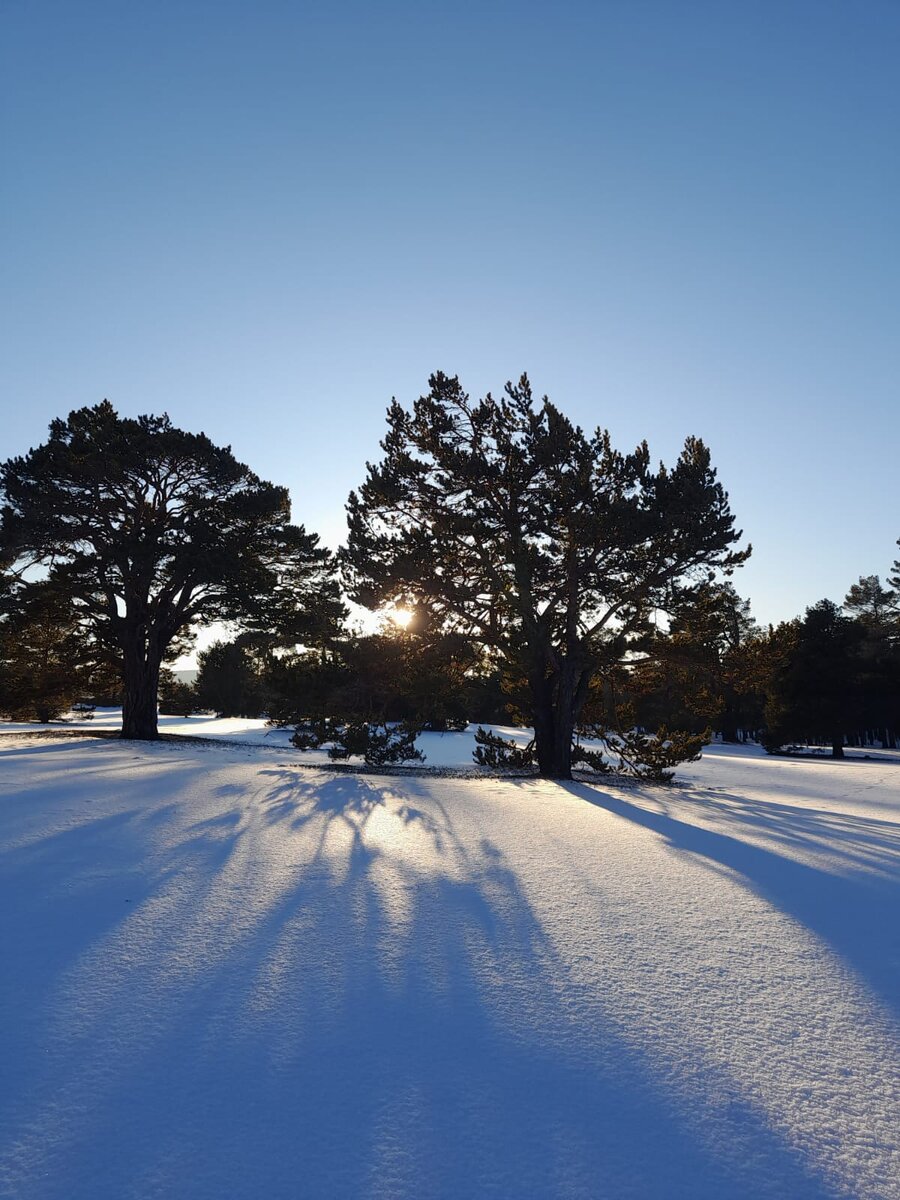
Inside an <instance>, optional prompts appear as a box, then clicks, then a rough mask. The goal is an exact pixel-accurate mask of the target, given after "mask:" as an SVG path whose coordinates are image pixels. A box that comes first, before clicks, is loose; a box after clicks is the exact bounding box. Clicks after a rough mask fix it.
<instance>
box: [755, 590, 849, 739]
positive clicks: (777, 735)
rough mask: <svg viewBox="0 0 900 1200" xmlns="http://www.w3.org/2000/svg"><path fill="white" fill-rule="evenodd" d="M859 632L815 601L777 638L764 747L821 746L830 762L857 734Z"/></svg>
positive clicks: (826, 602)
mask: <svg viewBox="0 0 900 1200" xmlns="http://www.w3.org/2000/svg"><path fill="white" fill-rule="evenodd" d="M862 641H863V629H862V626H861V625H860V624H859V622H857V621H853V620H851V619H850V618H848V617H845V616H844V615H843V614H842V613H841V610H840V609H839V608H838V606H837V605H836V604H834V603H832V601H830V600H820V601H819V603H818V604H814V605H813V606H812V607H811V608H808V609H807V610H806V615H805V617H804V618H803V620H802V621H798V622H795V623H794V624H793V627H792V628H791V629H790V634H788V633H787V631H785V633H784V634H782V636H781V645H780V647H779V654H778V658H777V660H776V661H775V665H774V667H773V669H772V671H771V675H770V678H769V682H768V688H767V694H768V699H767V702H766V723H767V726H768V730H767V735H766V747H767V749H769V750H775V749H778V748H779V747H781V746H783V745H785V744H787V743H788V742H791V741H798V740H801V739H802V740H805V741H820V740H821V741H824V742H826V743H829V744H830V745H831V753H832V756H833V757H834V758H843V757H844V740H845V737H846V736H847V734H848V733H852V732H853V731H855V730H857V729H858V728H859V725H860V719H861V714H862V703H861V692H860V670H861V666H862V658H861V647H862Z"/></svg>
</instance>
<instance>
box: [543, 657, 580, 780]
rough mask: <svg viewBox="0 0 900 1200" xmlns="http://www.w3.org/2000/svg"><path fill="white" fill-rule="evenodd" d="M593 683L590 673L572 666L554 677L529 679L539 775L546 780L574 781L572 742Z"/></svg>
mask: <svg viewBox="0 0 900 1200" xmlns="http://www.w3.org/2000/svg"><path fill="white" fill-rule="evenodd" d="M589 679H590V672H589V671H588V670H586V669H582V668H581V667H579V666H578V665H576V664H573V663H571V662H565V663H564V664H563V666H562V667H561V668H560V669H559V670H558V671H557V672H556V673H555V674H554V675H552V676H547V675H544V674H543V673H540V674H538V673H535V674H534V675H532V676H531V677H530V678H529V684H530V687H531V697H532V704H533V708H534V713H533V717H534V746H535V751H536V753H537V762H538V772H539V774H540V775H542V776H543V777H544V778H545V779H571V778H572V738H573V736H574V733H575V725H576V723H577V721H578V715H579V713H580V712H581V709H582V707H583V706H584V699H585V696H586V694H587V686H588V681H589Z"/></svg>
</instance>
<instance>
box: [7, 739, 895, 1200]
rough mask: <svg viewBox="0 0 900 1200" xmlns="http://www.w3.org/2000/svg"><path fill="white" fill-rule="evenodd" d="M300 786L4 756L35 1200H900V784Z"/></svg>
mask: <svg viewBox="0 0 900 1200" xmlns="http://www.w3.org/2000/svg"><path fill="white" fill-rule="evenodd" d="M192 724H193V722H192ZM245 724H246V723H245ZM7 728H8V727H7ZM192 731H193V730H192ZM219 732H220V734H221V735H222V736H225V731H222V730H220V731H219ZM245 732H246V731H245ZM241 736H243V734H242V735H241ZM263 736H264V734H262V733H260V737H263ZM450 744H451V745H459V744H460V743H459V739H457V741H455V742H453V741H451V743H450ZM294 757H296V759H297V760H299V758H300V756H299V755H296V756H293V752H292V754H291V755H286V754H285V753H284V752H283V751H282V752H278V751H277V750H269V749H267V748H266V746H265V744H263V746H261V747H229V746H221V747H203V746H195V745H178V744H171V743H163V744H157V745H151V746H136V745H134V744H125V743H119V742H94V741H85V740H79V741H63V740H60V741H58V742H54V741H50V742H46V741H35V740H26V739H20V738H18V737H16V736H15V734H13V733H9V734H7V735H5V736H4V738H3V740H2V741H0V761H2V771H0V789H2V801H0V928H2V945H3V948H4V962H5V966H6V969H5V971H4V973H3V979H2V982H0V1062H2V1063H3V1079H4V1087H3V1089H2V1094H0V1134H2V1140H0V1194H9V1195H11V1196H15V1197H24V1198H29V1200H30V1198H32V1197H34V1198H38V1197H41V1198H43V1197H47V1198H50V1197H59V1198H63V1197H65V1198H66V1200H76V1198H82V1197H83V1198H84V1200H87V1198H88V1197H90V1198H91V1200H97V1198H102V1197H110V1198H112V1197H116V1198H118V1197H156V1196H160V1197H163V1196H165V1197H185V1198H187V1197H190V1198H191V1200H204V1198H206V1197H210V1198H212V1197H216V1198H219V1197H223V1196H228V1197H248V1198H249V1197H258V1196H266V1197H296V1196H309V1197H368V1196H371V1197H394V1196H404V1197H429V1196H440V1197H460V1198H463V1197H478V1196H497V1197H501V1196H502V1197H531V1196H533V1197H567V1196H578V1197H582V1196H583V1197H599V1196H609V1197H615V1198H618V1197H632V1196H633V1197H674V1196H681V1197H692V1198H693V1197H710V1198H712V1197H716V1198H721V1197H748V1198H749V1197H763V1196H765V1197H779V1198H781V1197H820V1196H844V1197H872V1198H875V1197H879V1198H880V1197H900V1108H898V1102H900V1095H898V1091H900V1081H898V1064H900V1030H898V1016H900V952H898V920H897V917H898V898H900V853H898V851H900V788H898V780H900V763H896V762H878V761H870V762H852V763H844V764H831V763H828V762H802V761H788V760H774V759H767V758H764V757H761V756H759V755H758V754H756V753H754V752H752V751H743V750H739V749H733V748H732V749H727V748H722V749H716V750H714V751H713V752H712V753H708V754H707V755H706V756H705V757H704V759H703V761H701V762H700V763H697V764H691V765H690V766H689V767H685V768H683V769H682V770H681V771H680V772H679V776H680V778H681V779H682V780H684V786H682V787H679V788H675V789H670V790H665V789H663V790H660V789H652V788H648V787H643V786H630V787H617V786H615V785H606V784H602V785H599V786H594V787H592V786H589V785H587V784H584V783H573V784H570V785H565V786H561V785H557V784H552V783H547V782H542V781H537V780H526V781H511V780H498V779H484V780H460V779H452V780H451V779H435V778H428V777H426V776H420V777H414V778H397V779H390V778H389V777H386V776H385V777H378V776H366V777H362V776H352V775H350V776H348V775H344V776H337V777H335V776H334V775H330V774H329V773H328V772H327V771H326V770H322V771H315V770H313V771H310V770H298V769H296V768H295V767H294V766H293V765H292V764H293V761H294Z"/></svg>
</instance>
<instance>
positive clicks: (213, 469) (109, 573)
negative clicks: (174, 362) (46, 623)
mask: <svg viewBox="0 0 900 1200" xmlns="http://www.w3.org/2000/svg"><path fill="white" fill-rule="evenodd" d="M0 486H2V493H3V497H4V500H5V503H4V506H3V515H2V528H0V557H3V556H6V557H8V558H14V559H16V560H19V561H25V560H31V561H32V562H34V563H38V564H41V565H43V566H44V567H45V568H46V569H47V571H48V572H49V578H50V580H51V581H52V582H53V583H54V585H55V586H56V587H57V588H60V589H61V590H63V591H64V592H65V593H66V594H67V595H68V596H69V597H70V598H71V602H72V604H73V606H74V609H75V611H76V612H77V614H78V617H79V619H81V620H85V621H87V622H88V623H89V625H90V627H91V630H92V632H93V634H94V636H96V637H97V639H98V640H99V641H100V642H102V643H104V644H106V645H107V646H110V647H114V648H115V649H116V651H117V653H118V654H119V656H120V658H121V662H122V673H123V680H124V696H123V699H124V704H123V718H122V736H123V737H130V738H144V739H150V738H155V737H157V715H156V705H157V689H158V683H159V671H160V666H161V664H162V662H163V660H164V658H165V655H166V652H167V650H168V649H169V648H170V647H171V646H172V644H173V642H174V641H175V639H176V638H177V637H178V636H179V635H180V634H181V633H183V631H185V630H187V629H188V628H189V627H191V626H192V625H196V624H198V623H205V622H209V621H212V620H237V621H244V622H248V621H249V622H252V623H254V624H256V625H259V626H260V627H263V628H265V627H267V626H269V625H271V624H272V623H276V622H277V623H278V624H279V625H281V626H283V627H287V626H289V625H290V624H291V623H292V622H293V633H294V635H295V637H296V640H301V635H302V634H304V633H305V632H306V631H307V630H311V631H313V632H315V631H316V630H318V629H320V628H321V627H322V626H323V625H324V624H328V623H329V622H334V621H336V620H338V619H339V618H340V614H341V612H342V609H341V606H340V603H339V600H338V595H337V591H336V585H335V583H334V581H333V580H332V578H331V576H330V561H329V555H328V554H327V553H326V552H325V551H324V550H322V549H320V548H319V546H318V539H317V538H316V536H315V535H314V534H307V533H306V532H305V531H304V529H303V528H302V526H296V525H292V524H291V523H290V512H289V504H288V495H287V491H286V490H285V489H284V488H278V487H275V486H274V485H272V484H270V483H265V482H263V481H262V480H260V479H258V478H257V476H256V475H254V474H253V472H252V471H250V470H249V469H248V468H247V467H245V466H244V465H243V464H242V463H239V462H238V461H237V460H236V459H235V458H234V456H233V455H232V453H231V451H230V449H228V448H227V447H226V448H221V447H217V446H215V445H213V443H212V442H211V441H210V440H209V439H208V438H207V437H206V436H205V435H204V434H192V433H185V432H183V431H182V430H180V429H176V428H175V427H174V426H173V425H172V424H171V422H170V421H169V418H168V417H167V416H165V415H163V416H160V417H156V416H143V417H138V418H137V419H130V418H123V417H119V416H118V414H117V413H116V411H115V409H114V408H113V407H112V405H111V404H109V403H108V402H107V401H104V402H103V403H102V404H99V405H97V406H95V407H93V408H82V409H79V410H77V411H75V412H72V413H70V414H69V417H68V419H67V420H56V421H54V422H53V423H52V424H51V426H50V437H49V439H48V441H47V442H46V443H45V444H44V445H42V446H39V447H38V448H37V449H36V450H31V451H29V453H28V454H27V455H25V456H24V457H21V458H13V459H10V460H9V461H8V462H6V463H5V464H4V465H3V466H2V468H0Z"/></svg>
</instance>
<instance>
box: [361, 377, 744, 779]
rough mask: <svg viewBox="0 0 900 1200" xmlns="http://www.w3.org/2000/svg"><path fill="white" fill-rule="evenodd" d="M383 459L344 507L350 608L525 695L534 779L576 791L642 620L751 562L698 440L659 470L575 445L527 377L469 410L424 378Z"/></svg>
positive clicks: (438, 380)
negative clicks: (579, 747)
mask: <svg viewBox="0 0 900 1200" xmlns="http://www.w3.org/2000/svg"><path fill="white" fill-rule="evenodd" d="M382 448H383V450H384V459H383V461H382V462H381V463H380V464H378V465H375V466H372V465H370V466H369V468H368V475H367V478H366V481H365V483H364V484H363V485H362V487H361V488H360V490H359V492H358V493H356V492H354V493H352V494H351V496H350V499H349V502H348V517H349V527H350V536H349V542H348V546H347V550H346V552H345V554H344V566H345V571H346V578H347V583H348V586H349V590H350V594H351V597H352V598H353V599H355V600H357V601H358V602H360V603H363V604H367V605H369V606H372V607H376V606H378V605H380V604H383V603H386V602H389V601H394V602H397V603H401V604H410V603H413V604H420V605H422V606H423V607H425V608H426V609H427V610H428V611H429V612H430V613H431V614H432V615H433V617H434V619H435V620H437V621H439V622H440V623H441V625H442V626H443V628H444V629H446V630H447V631H453V632H457V633H460V634H462V635H464V636H466V637H471V638H472V639H473V640H475V641H476V642H479V643H480V644H481V645H482V646H485V647H488V648H490V649H491V650H492V651H493V652H494V653H495V654H496V655H497V656H499V657H500V658H501V659H502V660H503V661H504V662H505V664H506V666H507V667H508V669H509V671H510V674H511V675H512V676H513V677H515V676H519V677H521V678H523V679H525V680H527V684H528V689H529V693H530V708H531V713H530V715H531V717H532V720H533V723H534V730H535V750H536V755H537V761H538V769H539V771H540V772H541V774H542V775H545V776H550V777H554V778H562V779H566V778H569V777H570V776H571V765H572V738H573V733H574V730H575V725H576V722H577V720H578V715H579V712H580V711H581V708H582V706H583V704H584V701H585V698H586V696H587V692H588V688H589V686H590V681H591V679H592V677H593V675H594V674H595V672H596V671H597V670H598V669H601V668H603V667H604V666H606V667H608V666H609V665H611V664H613V663H615V662H617V661H619V660H620V659H621V657H622V655H623V654H624V653H625V652H626V650H627V648H628V646H629V643H630V641H631V639H632V638H633V637H634V636H635V635H636V634H637V633H638V632H639V631H642V630H643V629H644V628H645V626H646V622H647V617H648V614H649V613H650V612H651V611H652V610H653V609H662V610H667V609H669V608H670V607H672V606H677V604H678V601H679V599H680V597H681V595H682V593H683V590H684V589H685V588H686V587H688V586H690V585H692V584H694V583H696V582H697V579H698V578H711V577H714V575H715V572H716V571H717V570H719V569H721V570H724V571H725V572H730V571H731V570H732V569H733V568H734V567H736V566H737V565H738V564H740V563H742V562H743V561H744V560H745V559H746V557H747V556H748V554H749V550H736V549H734V546H735V543H736V542H737V541H738V539H739V537H740V534H739V533H737V532H736V531H735V529H734V518H733V516H732V514H731V511H730V509H729V506H728V498H727V496H726V494H725V492H724V491H723V489H722V487H721V485H720V484H719V483H718V482H716V478H715V471H714V470H713V468H712V467H711V465H710V456H709V452H708V450H707V449H706V447H705V446H704V445H703V443H702V442H701V441H699V440H698V439H696V438H688V440H687V441H686V442H685V446H684V450H683V452H682V454H681V456H680V458H679V459H678V462H677V463H676V465H675V467H674V468H672V469H671V470H668V469H666V468H665V467H664V466H662V465H660V467H659V468H658V470H653V469H652V468H651V466H650V456H649V451H648V449H647V446H646V443H643V444H641V445H640V446H638V447H637V449H636V450H635V451H634V452H632V453H631V454H621V453H619V452H618V451H616V450H615V449H613V447H612V444H611V441H610V437H609V434H608V433H606V432H604V431H603V430H597V432H596V433H594V434H593V436H591V437H588V436H586V435H585V434H584V433H583V432H582V431H581V430H580V429H578V428H577V427H576V426H574V425H573V424H572V423H571V422H570V421H569V420H567V418H566V417H565V416H563V414H562V413H561V412H560V411H559V409H558V408H556V407H555V406H554V405H553V404H551V402H550V401H549V400H548V399H547V398H546V397H545V398H544V399H543V400H542V401H540V402H538V403H535V401H534V399H533V397H532V392H531V386H530V384H529V382H528V379H527V378H526V377H525V376H523V377H522V378H521V379H520V381H519V382H518V383H517V384H515V385H513V384H508V385H507V387H506V390H505V393H504V396H503V397H502V398H501V399H494V398H493V397H492V396H490V395H487V396H486V397H485V398H484V399H483V400H480V401H475V402H473V401H471V400H470V399H469V397H468V396H467V395H466V394H465V392H464V391H463V389H462V387H461V386H460V383H459V380H458V379H456V378H450V377H448V376H446V375H443V374H436V375H434V376H432V377H431V380H430V391H429V393H428V394H427V395H426V396H423V397H421V398H420V399H419V400H418V401H417V402H416V404H415V406H414V409H413V411H412V412H407V411H405V410H404V409H403V408H402V407H401V405H399V404H398V403H397V402H396V401H395V402H394V403H392V405H391V407H390V409H389V411H388V433H387V436H386V437H385V439H384V441H383V442H382Z"/></svg>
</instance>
